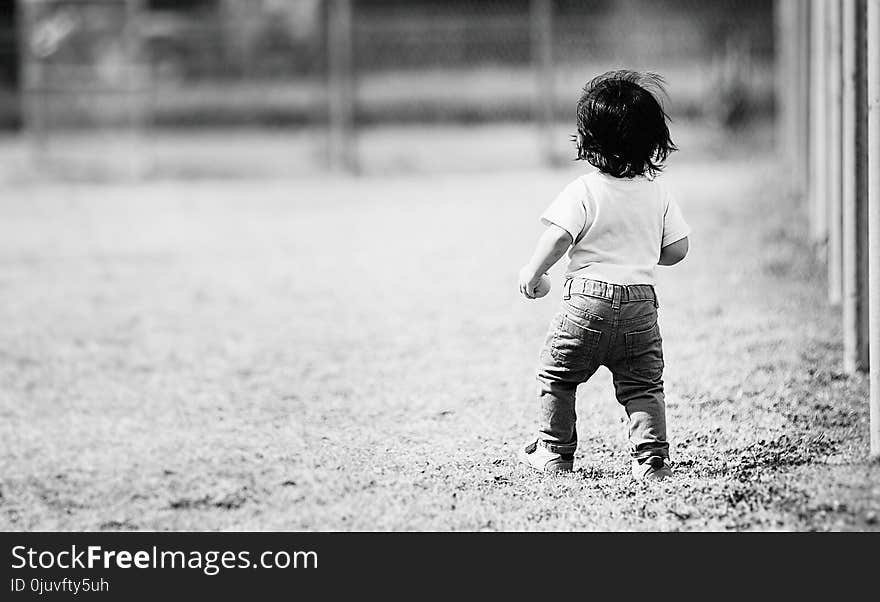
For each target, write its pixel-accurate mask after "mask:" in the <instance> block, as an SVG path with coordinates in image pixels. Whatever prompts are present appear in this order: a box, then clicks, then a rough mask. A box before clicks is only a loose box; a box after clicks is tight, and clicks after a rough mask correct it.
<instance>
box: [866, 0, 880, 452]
mask: <svg viewBox="0 0 880 602" xmlns="http://www.w3.org/2000/svg"><path fill="white" fill-rule="evenodd" d="M867 13H868V18H867V21H868V36H867V37H868V39H867V46H868V47H867V54H866V57H867V69H866V70H867V72H868V74H867V75H868V166H869V171H868V239H869V244H868V247H869V248H868V261H869V262H870V263H869V276H868V281H869V284H868V288H869V289H870V290H869V296H870V302H869V304H870V311H869V313H870V320H869V322H870V343H871V350H870V357H869V362H870V381H871V400H870V406H871V425H870V430H871V455H872V456H873V457H875V458H876V457H880V0H869V2H868V7H867Z"/></svg>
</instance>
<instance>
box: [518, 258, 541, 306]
mask: <svg viewBox="0 0 880 602" xmlns="http://www.w3.org/2000/svg"><path fill="white" fill-rule="evenodd" d="M539 282H541V274H540V272H539V273H537V274H536V273H535V271H534V270H533V269H531V268H530V267H529V266H523V268H522V269H521V270H520V271H519V292H520V293H522V295H523V296H524V297H525V298H526V299H535V298H536V297H535V288H536V287H537V286H538V283H539Z"/></svg>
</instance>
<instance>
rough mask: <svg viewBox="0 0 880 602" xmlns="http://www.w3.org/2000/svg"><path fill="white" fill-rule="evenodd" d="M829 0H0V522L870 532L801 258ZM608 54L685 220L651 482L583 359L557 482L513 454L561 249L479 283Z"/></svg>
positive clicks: (670, 275) (511, 241)
mask: <svg viewBox="0 0 880 602" xmlns="http://www.w3.org/2000/svg"><path fill="white" fill-rule="evenodd" d="M865 6H866V2H865V0H814V1H813V2H810V3H807V2H801V1H799V0H776V1H771V0H712V1H706V0H662V1H661V0H613V1H612V0H582V1H573V0H473V1H468V2H465V1H461V0H445V1H440V0H18V1H17V2H15V1H10V0H6V1H4V2H2V3H0V316H2V318H3V319H2V320H0V529H3V528H6V529H7V530H8V529H23V530H31V529H36V530H67V529H70V530H82V529H86V530H134V529H151V530H164V529H182V530H190V529H196V530H198V529H251V530H261V529H278V530H288V529H389V530H413V529H428V530H438V529H440V530H447V529H458V530H505V529H508V530H522V529H544V530H568V529H611V530H632V529H646V530H656V529H663V530H667V529H668V530H676V529H692V530H707V529H714V530H721V529H735V530H746V529H756V530H767V529H794V530H800V529H804V530H805V529H854V530H855V529H873V530H876V529H878V528H880V522H878V516H880V488H878V486H877V483H880V464H878V463H876V462H875V463H873V464H869V463H866V453H867V452H866V450H867V449H868V443H867V442H868V429H867V424H868V415H869V414H868V404H867V403H865V399H866V398H867V391H868V384H867V377H866V376H865V375H864V374H863V373H861V372H859V371H858V370H853V369H851V368H852V366H854V365H855V364H853V363H850V364H847V363H845V362H843V361H842V357H843V355H844V354H843V350H844V349H845V346H844V344H843V343H842V341H846V340H848V339H846V337H845V336H842V330H843V328H844V326H843V324H844V320H843V319H842V318H841V304H840V299H841V295H840V294H839V293H840V291H841V290H843V289H841V288H840V287H839V286H837V285H833V286H832V285H829V284H827V283H832V282H837V283H840V282H841V281H842V280H841V278H838V279H833V278H826V267H827V269H828V270H829V271H830V273H832V274H833V273H835V272H834V270H835V269H838V268H840V267H842V266H843V265H844V264H843V262H842V261H838V260H839V259H840V258H841V254H840V253H839V252H838V251H842V250H843V249H844V248H848V247H845V245H844V244H843V241H844V240H847V241H851V240H853V239H854V237H847V236H843V235H842V234H841V233H840V232H841V230H840V228H841V227H842V226H843V225H844V224H849V225H850V226H853V228H852V229H853V230H855V224H856V221H857V220H856V218H853V219H845V218H844V217H842V215H844V214H846V215H851V216H852V215H855V214H854V213H847V212H846V211H839V210H841V207H846V206H847V205H846V204H840V203H837V202H836V201H835V200H834V199H835V198H836V197H840V196H841V195H840V194H838V193H841V192H843V190H844V189H843V185H844V182H846V183H847V185H850V184H853V183H855V182H857V181H861V176H858V177H850V176H846V177H840V173H842V170H838V169H837V168H838V167H842V166H843V165H849V164H850V163H852V161H850V163H846V162H845V161H843V160H842V158H841V151H842V150H844V149H847V148H856V147H857V145H856V144H849V143H844V142H843V140H844V137H843V136H841V132H842V131H843V130H842V129H841V128H839V127H838V126H839V125H841V124H844V123H846V124H848V129H846V131H847V132H849V133H850V134H853V136H854V133H855V132H859V131H862V130H864V129H865V128H863V127H862V126H858V125H856V123H857V121H856V120H855V119H847V120H844V118H843V117H842V111H841V108H842V107H843V106H844V104H843V101H842V100H841V99H842V98H844V97H846V98H849V96H846V95H842V94H841V89H842V88H843V89H844V91H845V90H846V87H845V86H842V85H841V84H843V83H844V82H845V81H849V82H851V83H852V82H854V81H856V80H855V79H853V78H850V77H848V76H847V77H846V78H845V77H844V76H843V73H844V72H846V73H849V71H847V70H846V69H843V68H841V65H842V64H847V65H856V64H858V63H859V61H856V60H853V57H858V56H861V57H862V59H860V60H861V61H862V62H865V61H864V60H863V59H864V57H865V56H866V45H865V44H863V43H856V42H857V39H856V38H857V37H858V36H852V35H848V34H846V35H845V32H849V31H851V29H850V28H852V30H853V31H855V30H856V28H855V27H854V26H855V25H857V24H858V23H861V24H862V25H864V21H865V19H864V18H863V17H864V14H865V11H864V10H863V9H864V8H865ZM841 8H846V9H847V10H846V15H850V16H848V17H846V18H843V17H842V16H841V14H840V11H839V9H841ZM853 8H856V9H858V10H857V11H856V12H853V11H852V9H853ZM835 15H836V16H835ZM852 15H856V16H858V15H862V16H861V17H859V18H858V19H856V18H850V17H851V16H852ZM859 19H860V20H859ZM843 25H846V28H844V27H843ZM858 31H864V28H862V29H860V30H858ZM807 34H810V35H809V36H808V35H807ZM826 34H827V36H828V39H827V42H828V44H825V42H824V41H823V40H825V36H826ZM808 38H809V40H808ZM859 39H861V40H862V41H864V39H865V36H864V35H862V36H861V37H860V38H859ZM846 40H849V41H850V42H851V44H850V43H843V42H842V41H846ZM814 42H820V43H814ZM826 46H827V47H826ZM844 48H848V49H849V51H851V52H849V51H848V54H846V53H842V52H841V51H842V50H843V49H844ZM808 50H809V51H808ZM842 54H846V56H849V57H850V59H849V61H848V62H847V61H843V62H841V60H842ZM808 66H809V67H810V69H808V68H807V67H808ZM826 66H827V67H828V69H825V67H826ZM622 67H625V68H631V69H640V70H653V71H657V72H659V73H660V74H662V75H663V76H665V77H666V79H667V80H668V90H669V98H668V99H667V100H666V108H667V109H668V111H669V113H670V115H671V117H672V124H671V132H672V136H673V139H674V140H675V142H676V143H677V144H678V145H679V147H680V149H681V150H680V152H677V153H674V154H673V155H672V156H671V157H670V158H669V161H668V170H666V171H665V172H664V174H663V175H662V176H661V177H662V178H663V181H664V182H665V185H667V186H668V187H669V189H670V190H672V191H674V193H675V194H676V196H677V198H678V200H679V203H680V205H681V207H682V210H683V212H684V215H685V217H686V219H687V221H688V223H689V224H690V225H691V227H692V229H693V233H692V235H691V237H690V242H691V249H692V251H691V253H690V254H689V256H688V258H687V259H686V260H685V261H684V262H682V264H681V265H679V266H675V267H674V268H658V270H657V272H658V274H657V276H658V281H657V289H658V296H659V298H660V306H661V309H660V315H661V318H660V321H661V328H662V330H663V336H664V354H665V356H666V369H665V372H664V379H665V382H666V387H667V397H666V403H667V410H668V416H669V424H670V443H671V447H672V450H673V452H672V453H673V454H674V461H675V462H676V466H677V468H676V470H677V471H680V475H681V476H680V478H679V479H678V481H677V482H676V486H675V487H674V488H664V489H663V490H655V489H651V488H641V487H637V486H636V485H634V484H633V483H631V482H630V481H629V480H628V477H627V476H626V475H627V474H628V470H629V468H628V457H627V454H626V445H627V444H626V427H625V415H624V413H623V410H622V409H621V407H620V406H619V405H618V404H617V402H616V401H615V399H614V395H613V388H612V385H611V382H610V381H611V378H610V374H609V373H608V372H607V371H604V370H600V371H599V372H598V373H597V374H596V376H595V377H594V378H593V379H591V380H590V382H589V383H586V384H585V385H584V386H583V387H582V389H581V394H579V414H580V416H581V420H580V421H579V423H578V433H579V436H580V438H581V441H582V445H581V448H580V449H579V451H578V456H577V457H576V463H577V466H578V471H577V472H576V474H575V475H574V476H573V477H572V478H570V479H559V480H542V481H540V482H539V483H536V481H535V479H534V478H532V476H531V475H528V474H525V473H524V472H523V470H522V469H521V468H520V467H518V466H517V465H516V463H515V460H514V457H515V455H516V450H517V449H518V448H519V446H520V445H521V444H525V442H527V441H528V439H529V437H530V436H531V434H532V433H533V430H534V427H535V411H536V408H535V399H534V374H535V372H534V369H535V365H534V364H535V360H536V358H537V354H538V351H539V349H540V345H541V343H542V341H543V340H544V337H545V335H546V329H547V324H548V322H549V320H550V319H551V317H552V315H553V313H554V312H555V311H556V308H557V305H558V302H559V299H560V288H561V286H560V284H561V282H562V272H563V270H564V267H565V266H564V263H565V262H560V263H559V264H558V265H557V266H555V267H554V268H553V270H552V271H551V276H552V277H553V282H554V287H553V290H552V291H551V292H550V294H549V295H547V297H545V298H544V299H541V300H536V301H527V300H525V299H523V298H522V297H521V296H519V295H518V294H517V290H516V284H515V283H516V274H517V271H518V269H519V267H520V265H522V263H523V262H525V261H526V259H527V258H528V257H529V255H530V254H531V252H532V250H533V245H534V241H535V240H536V239H537V237H538V236H539V235H540V233H541V231H542V226H541V224H540V222H539V220H538V219H537V217H538V216H539V215H540V213H541V212H542V211H543V210H544V208H546V206H547V205H548V204H549V203H550V202H551V201H552V199H553V198H554V197H555V196H556V195H557V194H558V193H559V191H560V190H562V189H563V188H564V187H565V185H566V184H567V183H569V182H570V181H571V180H573V179H574V178H575V177H578V176H579V175H582V174H583V173H585V170H586V169H589V166H587V165H585V164H583V163H580V162H574V161H572V160H571V159H572V158H573V156H574V149H573V146H572V143H571V141H570V136H571V134H572V133H573V131H574V127H575V123H574V121H575V106H576V101H577V99H578V96H579V94H580V91H581V88H582V86H583V85H584V84H585V82H586V81H588V80H590V79H591V78H593V77H595V76H596V75H598V74H600V73H602V72H604V71H605V70H608V69H612V68H622ZM860 89H861V88H860ZM808 90H809V92H810V94H808V93H807V92H808ZM860 94H862V102H861V104H860V105H859V106H862V107H863V108H866V106H867V103H866V98H865V97H866V93H864V90H863V92H862V93H860ZM853 98H855V96H853ZM846 104H847V106H850V107H855V106H856V105H855V102H853V103H846ZM864 113H865V112H864V111H862V112H861V113H859V115H860V117H859V121H858V123H864V119H862V117H864ZM808 116H809V120H810V124H811V125H810V126H809V127H807V121H808V119H807V117H808ZM837 117H840V119H839V120H838V118H837ZM831 125H834V129H833V130H832V128H831V127H830V126H831ZM853 136H849V137H848V138H847V140H849V139H850V138H852V139H853V140H855V138H854V137H853ZM863 146H864V145H862V146H861V147H858V148H862V150H864V149H863ZM807 148H809V152H807ZM853 156H855V155H853ZM860 156H861V157H862V159H861V161H862V163H861V165H862V166H863V168H864V169H862V171H861V172H859V173H861V174H863V175H864V174H865V173H866V168H865V166H867V165H868V162H867V159H866V157H865V154H864V153H862V154H861V155H860ZM808 158H809V159H810V162H809V163H808V162H807V159H808ZM871 164H872V165H876V164H877V163H876V162H871ZM832 168H834V170H835V171H836V172H837V174H836V175H835V174H832V173H830V171H829V170H831V169H832ZM847 173H849V172H848V171H847ZM804 174H809V177H805V175H804ZM825 175H828V177H827V178H825V177H824V176H825ZM819 176H822V178H819ZM819 179H821V182H818V180H819ZM807 184H809V186H807ZM859 190H862V189H861V188H859ZM807 193H809V194H807ZM835 195H836V196H835ZM851 196H852V195H851ZM853 198H855V197H853ZM863 206H864V205H863ZM860 215H861V214H860ZM822 216H827V218H828V219H827V220H824V222H820V221H817V218H818V217H822ZM823 223H824V226H823V227H822V228H820V227H819V226H821V225H822V224H823ZM811 226H813V227H812V228H811ZM847 256H848V255H847ZM852 256H853V257H855V254H853V255H852ZM865 256H866V255H865ZM826 258H827V261H825V259H826ZM835 258H836V259H835ZM838 273H839V274H842V273H843V272H838ZM847 273H848V272H847ZM831 292H834V293H835V294H836V295H837V296H836V299H837V301H835V297H834V296H832V295H831V294H830V293H831ZM843 298H844V299H848V298H849V297H847V296H844V297H843ZM846 307H848V305H847V304H846V303H844V309H843V315H849V314H847V310H846V309H845V308H846ZM853 315H855V314H853ZM847 323H849V322H847ZM847 328H848V327H847ZM848 331H849V330H848ZM878 407H880V406H878ZM536 491H538V492H539V493H540V495H536Z"/></svg>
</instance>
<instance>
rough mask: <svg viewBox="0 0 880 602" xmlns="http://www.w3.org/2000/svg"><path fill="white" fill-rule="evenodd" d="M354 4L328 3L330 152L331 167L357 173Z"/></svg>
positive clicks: (343, 0) (344, 0)
mask: <svg viewBox="0 0 880 602" xmlns="http://www.w3.org/2000/svg"><path fill="white" fill-rule="evenodd" d="M351 3H352V0H327V109H328V120H329V124H328V125H329V132H328V134H329V145H328V152H329V163H330V167H331V168H334V169H342V170H345V171H349V172H356V171H357V169H358V162H357V150H356V138H355V132H354V95H355V87H354V65H353V59H352V48H353V40H352V34H353V28H352V23H353V21H352V5H351Z"/></svg>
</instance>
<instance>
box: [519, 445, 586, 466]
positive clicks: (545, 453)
mask: <svg viewBox="0 0 880 602" xmlns="http://www.w3.org/2000/svg"><path fill="white" fill-rule="evenodd" d="M518 456H519V461H520V462H522V463H523V464H525V465H526V466H530V467H532V468H534V469H535V470H537V471H539V472H571V469H572V468H573V467H574V453H568V454H558V453H556V452H552V451H550V450H549V449H547V448H546V447H544V446H543V445H538V442H537V441H533V442H532V443H529V444H528V445H526V446H525V448H523V449H521V450H520V451H519V455H518Z"/></svg>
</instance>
